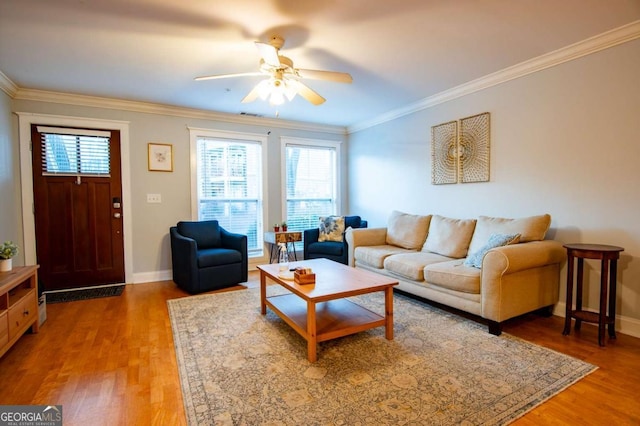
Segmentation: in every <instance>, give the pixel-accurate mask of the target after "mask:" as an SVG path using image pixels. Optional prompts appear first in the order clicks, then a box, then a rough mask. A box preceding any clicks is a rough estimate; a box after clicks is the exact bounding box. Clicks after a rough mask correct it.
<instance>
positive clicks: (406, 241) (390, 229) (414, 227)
mask: <svg viewBox="0 0 640 426" xmlns="http://www.w3.org/2000/svg"><path fill="white" fill-rule="evenodd" d="M430 221H431V215H429V216H420V215H414V214H408V213H402V212H399V211H396V210H394V211H393V212H391V216H390V217H389V222H388V224H387V244H391V245H394V246H398V247H402V248H405V249H409V250H417V249H419V248H420V247H421V246H422V244H424V240H425V238H427V232H429V222H430Z"/></svg>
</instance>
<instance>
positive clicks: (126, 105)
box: [7, 78, 346, 135]
mask: <svg viewBox="0 0 640 426" xmlns="http://www.w3.org/2000/svg"><path fill="white" fill-rule="evenodd" d="M7 80H8V81H9V82H10V80H9V79H8V78H7ZM12 84H13V83H12ZM13 86H14V87H16V88H17V90H16V91H15V94H14V95H12V97H13V98H14V99H20V100H27V101H39V102H51V103H58V104H68V105H79V106H85V107H93V108H107V109H115V110H119V111H132V112H142V113H147V114H161V115H170V116H175V117H186V118H196V119H204V120H214V121H222V122H227V123H235V124H245V125H256V126H272V127H277V128H280V129H292V130H307V131H312V132H323V133H332V134H339V135H344V134H346V128H345V127H343V126H331V125H327V124H316V123H307V122H302V121H292V120H282V119H278V118H265V117H252V116H246V115H235V114H228V113H223V112H214V111H205V110H200V109H195V108H184V107H176V106H171V105H163V104H154V103H149V102H139V101H128V100H124V99H114V98H103V97H99V96H87V95H77V94H71V93H62V92H50V91H45V90H36V89H24V88H18V87H17V86H16V85H15V84H14V85H13Z"/></svg>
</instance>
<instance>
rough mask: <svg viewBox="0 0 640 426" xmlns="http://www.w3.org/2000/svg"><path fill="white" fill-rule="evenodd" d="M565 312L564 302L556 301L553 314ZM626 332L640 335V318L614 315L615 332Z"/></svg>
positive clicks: (561, 314) (563, 315)
mask: <svg viewBox="0 0 640 426" xmlns="http://www.w3.org/2000/svg"><path fill="white" fill-rule="evenodd" d="M565 313H566V305H565V303H564V302H558V304H557V305H556V306H555V308H554V309H553V315H557V316H559V317H562V318H564V317H565ZM618 332H619V333H622V334H628V335H629V336H633V337H640V320H637V319H635V318H629V317H623V316H621V315H616V333H618Z"/></svg>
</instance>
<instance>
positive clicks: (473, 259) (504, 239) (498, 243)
mask: <svg viewBox="0 0 640 426" xmlns="http://www.w3.org/2000/svg"><path fill="white" fill-rule="evenodd" d="M519 242H520V234H491V236H490V237H489V241H487V243H486V244H485V245H484V246H482V248H481V249H480V250H478V251H477V252H475V253H473V254H471V255H470V256H469V257H467V258H466V259H465V261H464V264H465V265H466V266H473V267H474V268H481V267H482V258H483V257H484V255H485V254H487V252H488V251H489V250H491V249H492V248H496V247H502V246H507V245H509V244H517V243H519Z"/></svg>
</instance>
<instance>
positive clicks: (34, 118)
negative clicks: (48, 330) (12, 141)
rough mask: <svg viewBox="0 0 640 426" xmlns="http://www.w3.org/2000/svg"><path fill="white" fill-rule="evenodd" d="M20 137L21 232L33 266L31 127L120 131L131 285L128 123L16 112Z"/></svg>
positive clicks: (126, 269) (127, 270)
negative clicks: (36, 125)
mask: <svg viewBox="0 0 640 426" xmlns="http://www.w3.org/2000/svg"><path fill="white" fill-rule="evenodd" d="M16 114H17V115H18V122H19V138H20V179H21V184H22V187H21V192H22V232H23V238H24V247H23V252H24V261H25V263H26V264H34V263H36V260H37V258H36V226H35V217H34V214H33V203H34V201H33V170H32V169H33V167H32V164H31V125H32V124H42V125H52V126H68V127H90V128H102V129H113V130H119V131H120V163H121V168H122V220H123V225H124V274H125V282H126V283H131V282H133V222H132V217H133V215H132V210H131V169H130V159H129V158H130V154H129V150H130V149H129V147H130V144H129V122H128V121H115V120H102V119H93V118H86V117H69V116H62V115H49V114H35V113H29V112H17V113H16Z"/></svg>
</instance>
